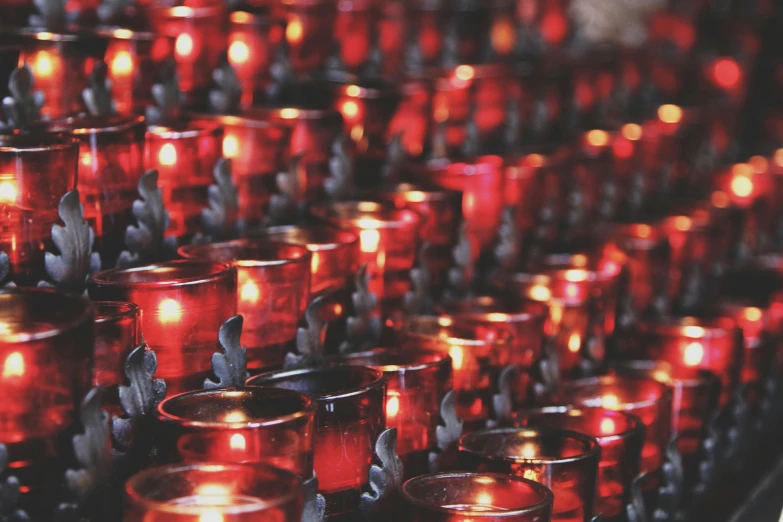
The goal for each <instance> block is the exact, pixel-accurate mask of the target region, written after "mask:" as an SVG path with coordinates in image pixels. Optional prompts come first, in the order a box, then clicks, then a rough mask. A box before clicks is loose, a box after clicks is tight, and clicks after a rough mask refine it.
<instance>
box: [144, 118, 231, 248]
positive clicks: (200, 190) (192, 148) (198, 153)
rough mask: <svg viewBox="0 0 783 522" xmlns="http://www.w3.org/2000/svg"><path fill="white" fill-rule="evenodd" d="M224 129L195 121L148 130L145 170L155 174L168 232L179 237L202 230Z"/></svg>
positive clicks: (153, 127)
mask: <svg viewBox="0 0 783 522" xmlns="http://www.w3.org/2000/svg"><path fill="white" fill-rule="evenodd" d="M222 138H223V130H222V128H221V127H220V126H219V125H218V124H217V123H211V122H194V123H189V124H187V125H186V126H184V127H183V128H169V127H160V126H152V127H150V128H149V129H148V130H147V141H146V149H145V153H144V156H145V157H144V168H145V169H156V170H157V171H158V186H159V187H160V189H161V192H162V193H163V202H164V204H165V206H166V210H167V211H168V213H169V218H170V219H171V224H170V225H169V228H168V229H167V233H169V234H171V235H174V236H177V237H181V236H187V235H191V234H195V233H196V232H197V231H198V230H199V229H200V227H201V210H202V209H204V208H207V207H208V203H207V191H208V188H209V186H210V185H211V184H212V183H214V175H213V169H214V168H215V164H216V163H217V161H218V159H220V157H221V151H222V147H221V140H222Z"/></svg>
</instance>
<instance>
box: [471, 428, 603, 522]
mask: <svg viewBox="0 0 783 522" xmlns="http://www.w3.org/2000/svg"><path fill="white" fill-rule="evenodd" d="M459 454H460V464H461V466H463V467H464V468H465V469H468V470H470V471H478V472H495V473H509V474H511V475H516V476H518V477H523V478H526V479H530V480H534V481H536V482H540V483H542V484H544V485H545V486H546V487H548V488H549V489H550V490H552V494H553V495H554V503H553V505H552V520H553V521H562V522H565V521H568V522H587V521H589V520H591V519H592V518H593V509H594V505H595V494H596V481H597V477H598V461H599V459H600V457H601V448H600V446H599V445H598V442H596V440H595V439H594V438H593V437H589V436H587V435H583V434H581V433H577V432H574V431H565V430H559V429H551V428H538V427H537V428H533V427H525V428H520V429H516V428H510V429H509V428H503V429H494V430H486V431H475V432H473V433H468V434H467V435H463V436H462V437H461V438H460V440H459Z"/></svg>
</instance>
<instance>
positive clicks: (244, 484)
mask: <svg viewBox="0 0 783 522" xmlns="http://www.w3.org/2000/svg"><path fill="white" fill-rule="evenodd" d="M303 503H304V490H303V489H302V479H300V478H299V477H297V476H296V475H294V474H293V473H291V472H289V471H285V470H281V469H276V468H273V467H270V466H262V465H259V464H208V463H204V464H192V465H171V466H160V467H155V468H149V469H146V470H144V471H142V472H140V473H137V474H136V475H134V476H133V477H131V478H130V480H129V481H128V482H127V483H126V484H125V505H126V509H125V511H124V515H123V518H122V520H123V522H142V521H144V522H152V521H155V522H163V521H169V522H205V521H206V520H213V521H217V520H231V521H233V522H251V521H252V522H299V521H300V520H301V518H302V509H303Z"/></svg>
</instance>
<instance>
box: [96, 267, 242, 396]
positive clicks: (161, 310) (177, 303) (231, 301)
mask: <svg viewBox="0 0 783 522" xmlns="http://www.w3.org/2000/svg"><path fill="white" fill-rule="evenodd" d="M89 293H90V297H92V298H93V299H96V300H106V301H111V300H116V301H128V302H132V303H135V304H137V305H138V306H139V308H141V314H142V315H141V319H142V320H141V325H142V326H141V329H142V332H143V333H144V340H145V342H146V343H147V345H148V346H149V347H150V349H152V350H154V351H155V354H156V356H157V358H158V369H157V372H156V374H155V375H156V376H157V377H160V378H162V379H164V380H165V381H166V388H167V391H168V393H169V394H175V393H180V392H184V391H188V390H195V389H200V388H201V387H202V386H203V384H204V379H205V378H206V377H208V375H209V373H210V361H211V357H212V354H213V353H215V352H216V351H218V350H219V349H220V348H219V343H218V331H219V330H220V327H221V326H223V323H225V322H226V320H228V319H229V318H230V317H232V316H234V315H236V310H237V305H236V303H237V302H236V293H237V275H236V269H235V268H234V267H233V266H232V265H230V264H228V263H213V262H208V261H192V260H185V261H169V262H166V263H160V264H157V265H149V266H144V267H141V268H129V269H113V270H105V271H103V272H98V273H97V274H95V275H93V276H92V278H91V280H90V284H89Z"/></svg>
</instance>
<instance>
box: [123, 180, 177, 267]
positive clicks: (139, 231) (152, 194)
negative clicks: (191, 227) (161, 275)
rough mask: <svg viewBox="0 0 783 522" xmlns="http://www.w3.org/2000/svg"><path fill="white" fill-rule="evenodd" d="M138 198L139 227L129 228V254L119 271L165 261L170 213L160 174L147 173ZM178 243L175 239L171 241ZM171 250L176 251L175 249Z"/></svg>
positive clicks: (136, 214) (124, 258)
mask: <svg viewBox="0 0 783 522" xmlns="http://www.w3.org/2000/svg"><path fill="white" fill-rule="evenodd" d="M139 195H140V196H141V199H140V200H139V199H137V200H136V201H134V202H133V215H134V216H135V217H136V221H137V225H135V226H134V225H128V228H127V229H126V230H125V246H126V247H127V248H128V250H125V251H123V252H122V254H120V258H119V260H118V261H117V266H118V267H120V268H124V267H131V266H137V265H143V264H150V263H154V262H156V261H159V260H161V259H163V257H164V249H165V247H166V244H165V243H166V240H165V239H164V233H165V232H166V229H167V228H168V227H169V213H168V212H166V208H165V207H164V206H163V197H162V195H161V191H160V189H159V188H158V171H157V170H148V171H147V172H145V173H144V174H143V175H142V176H141V179H140V180H139ZM175 241H176V240H175V239H174V238H171V239H170V240H169V242H175ZM169 248H174V250H176V247H175V246H174V245H170V246H169Z"/></svg>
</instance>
